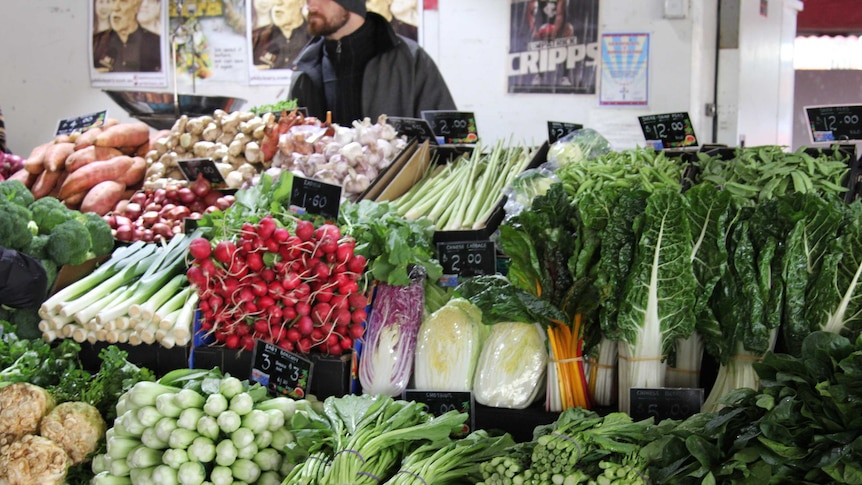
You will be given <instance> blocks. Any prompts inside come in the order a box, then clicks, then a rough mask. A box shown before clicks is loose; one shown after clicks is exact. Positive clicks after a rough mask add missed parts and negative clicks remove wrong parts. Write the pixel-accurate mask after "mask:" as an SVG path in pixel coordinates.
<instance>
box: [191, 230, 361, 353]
mask: <svg viewBox="0 0 862 485" xmlns="http://www.w3.org/2000/svg"><path fill="white" fill-rule="evenodd" d="M291 222H295V224H292V227H291V229H292V230H291V229H288V227H285V226H284V224H283V223H281V222H280V221H279V219H277V218H275V217H273V216H271V215H267V216H265V217H263V218H262V219H260V220H259V221H257V222H255V223H252V222H246V223H244V224H243V225H242V227H241V229H240V230H239V233H238V234H217V235H216V234H213V235H212V237H211V239H207V238H203V237H201V238H196V239H195V240H193V241H192V242H191V244H190V246H189V254H190V256H191V258H192V262H191V266H190V267H189V269H188V272H187V276H188V280H189V281H190V282H191V283H192V285H193V287H194V288H195V289H196V291H197V295H198V297H199V299H200V303H199V307H200V311H201V330H202V331H203V332H204V333H206V334H212V335H213V336H214V338H215V340H216V341H217V342H219V343H223V344H224V345H225V346H226V347H227V348H229V349H238V348H242V349H245V350H249V351H250V350H252V349H253V348H254V345H255V340H258V339H260V340H264V341H266V342H269V343H272V344H275V345H278V346H280V347H281V348H284V349H286V350H288V351H291V352H292V351H294V350H295V351H298V352H302V353H307V352H309V351H311V350H315V351H320V352H322V353H325V354H330V355H341V354H342V353H344V352H346V351H349V350H351V349H352V348H353V340H354V339H356V338H359V337H360V336H362V333H363V326H362V324H363V322H364V321H365V317H366V314H365V307H366V304H367V297H366V296H365V295H364V293H363V288H361V287H360V285H359V283H360V280H361V279H362V276H363V273H364V271H365V264H366V260H365V257H363V256H361V255H357V254H354V245H355V242H354V240H353V238H350V237H342V235H341V231H340V229H339V228H338V226H336V225H334V224H328V223H324V224H321V225H318V226H316V227H315V225H314V223H312V222H311V221H308V220H297V221H291Z"/></svg>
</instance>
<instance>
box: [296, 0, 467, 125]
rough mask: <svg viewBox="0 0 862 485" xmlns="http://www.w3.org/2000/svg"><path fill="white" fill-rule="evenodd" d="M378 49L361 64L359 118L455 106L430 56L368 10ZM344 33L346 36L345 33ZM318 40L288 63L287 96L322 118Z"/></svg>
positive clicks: (408, 114) (413, 114) (415, 113)
mask: <svg viewBox="0 0 862 485" xmlns="http://www.w3.org/2000/svg"><path fill="white" fill-rule="evenodd" d="M366 21H367V22H372V25H373V26H374V28H375V30H376V32H377V34H376V35H378V36H379V37H378V39H377V44H378V45H380V46H383V48H382V49H381V52H380V53H379V54H377V55H376V56H375V57H373V58H372V59H371V60H370V61H369V62H368V64H367V65H366V66H365V71H364V73H365V74H364V77H363V81H362V111H363V116H365V117H369V118H371V119H372V121H376V120H377V117H378V116H380V115H381V114H385V115H388V116H404V117H411V118H419V117H420V112H421V111H424V110H455V109H456V108H455V101H454V100H453V99H452V94H451V93H450V92H449V88H448V87H447V86H446V81H445V80H444V79H443V76H442V75H441V74H440V71H439V70H438V69H437V65H436V64H435V63H434V60H433V59H431V56H429V55H428V53H427V52H425V51H424V50H423V49H422V48H421V47H420V46H419V44H417V43H416V42H414V41H413V40H411V39H408V38H406V37H402V36H400V35H397V34H396V33H395V31H394V30H393V29H392V26H391V25H390V24H389V22H387V21H386V19H384V18H383V17H381V16H380V15H378V14H376V13H373V12H368V15H367V17H366ZM348 37H349V36H348ZM323 44H324V38H323V37H320V36H318V37H314V38H312V39H311V40H310V41H309V43H308V45H306V46H305V48H304V49H303V50H302V52H301V53H300V54H299V57H297V59H296V60H295V61H294V62H293V66H292V69H293V71H294V73H293V80H292V82H291V88H290V97H291V98H295V99H296V100H297V105H298V106H304V107H306V108H308V114H309V115H311V116H315V117H317V118H320V119H324V118H325V117H326V111H327V106H326V99H325V96H324V93H323V55H324V48H323Z"/></svg>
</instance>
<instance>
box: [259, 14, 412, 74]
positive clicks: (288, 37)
mask: <svg viewBox="0 0 862 485" xmlns="http://www.w3.org/2000/svg"><path fill="white" fill-rule="evenodd" d="M366 8H367V9H368V11H370V12H375V13H378V14H380V15H381V16H383V18H385V19H386V20H388V21H389V22H390V23H391V24H392V28H393V30H395V32H396V33H398V34H401V35H403V36H405V37H408V38H410V39H413V40H418V38H419V35H418V24H419V6H418V0H367V2H366ZM246 24H247V27H246V37H247V42H246V49H247V51H248V52H250V53H251V55H250V56H249V63H248V68H249V71H248V78H249V84H251V85H287V84H290V80H291V74H292V70H291V69H290V67H291V65H292V64H293V61H294V60H296V58H297V56H298V55H299V53H300V52H301V51H302V49H303V48H304V47H305V45H306V44H307V43H308V41H309V40H311V38H312V35H311V33H310V32H309V30H308V11H307V8H306V6H305V0H248V2H247V5H246Z"/></svg>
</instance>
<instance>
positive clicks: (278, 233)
mask: <svg viewBox="0 0 862 485" xmlns="http://www.w3.org/2000/svg"><path fill="white" fill-rule="evenodd" d="M289 237H290V231H288V230H287V229H285V228H283V227H279V228H277V229H276V230H275V231H273V232H272V238H273V239H275V241H276V242H278V243H279V244H284V243H285V242H287V238H289Z"/></svg>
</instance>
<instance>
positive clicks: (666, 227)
mask: <svg viewBox="0 0 862 485" xmlns="http://www.w3.org/2000/svg"><path fill="white" fill-rule="evenodd" d="M686 207H687V201H686V199H685V198H684V197H683V196H682V194H680V193H679V192H678V191H674V190H670V189H666V190H661V191H656V192H654V193H653V194H651V195H650V196H649V198H648V199H647V207H646V211H645V219H644V226H643V231H642V232H641V236H640V241H639V243H638V248H637V250H636V252H635V259H634V263H633V265H632V271H631V274H630V278H629V280H628V283H627V288H626V292H625V298H624V299H623V303H622V305H621V306H620V313H619V316H618V321H617V327H618V329H619V330H620V331H621V333H622V334H623V336H624V339H625V341H626V342H627V343H628V344H630V345H632V346H635V347H636V346H637V345H640V344H642V343H643V342H642V340H643V339H644V338H648V339H653V340H658V342H660V343H659V348H657V349H655V351H656V352H657V353H656V354H654V355H653V356H658V355H660V354H667V353H668V352H670V350H671V348H672V346H673V344H674V342H675V341H676V339H678V338H686V337H688V336H689V335H691V333H692V332H693V331H694V315H693V314H692V308H693V306H694V300H695V297H694V292H693V291H692V288H694V287H695V286H696V285H697V283H696V280H695V276H694V272H693V270H692V265H691V262H690V261H689V256H690V254H691V247H692V238H691V229H690V226H689V223H688V215H687V210H686ZM645 335H650V336H649V337H645ZM638 355H642V356H643V355H645V354H638ZM633 385H635V383H633Z"/></svg>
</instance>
